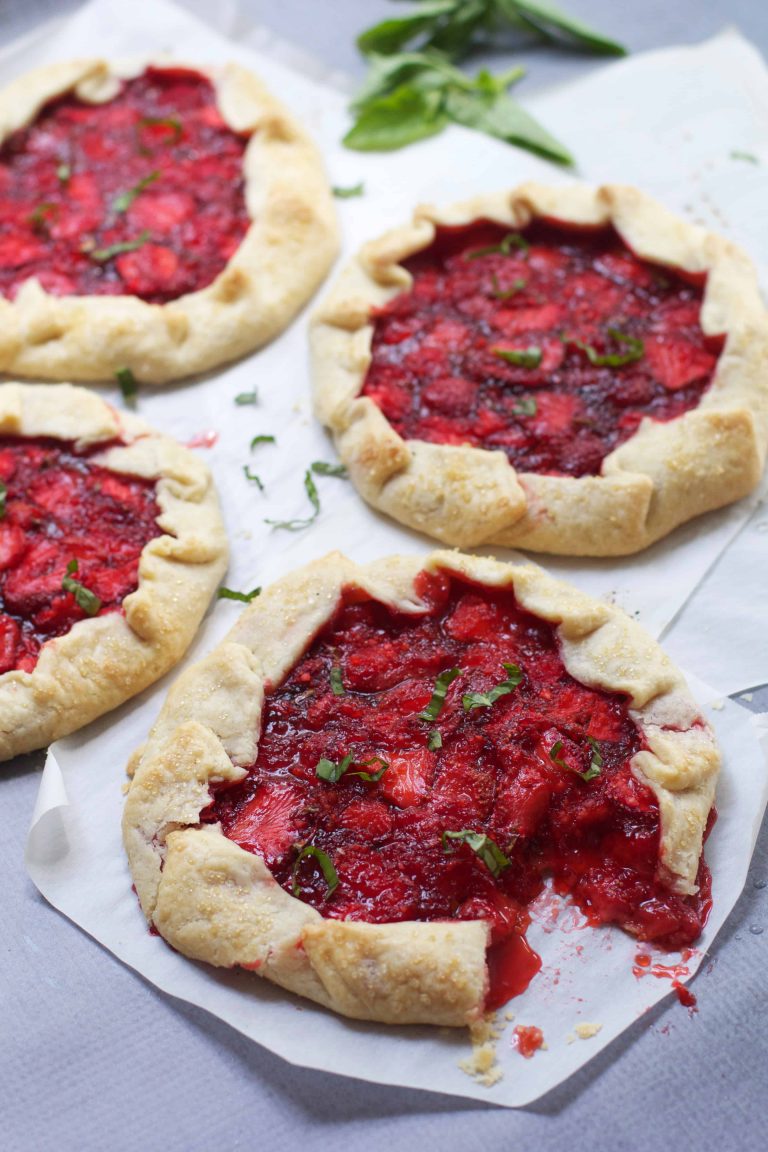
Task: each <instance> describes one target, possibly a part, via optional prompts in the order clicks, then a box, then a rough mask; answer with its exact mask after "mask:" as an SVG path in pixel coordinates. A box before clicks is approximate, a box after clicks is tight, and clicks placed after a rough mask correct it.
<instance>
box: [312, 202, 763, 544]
mask: <svg viewBox="0 0 768 1152" xmlns="http://www.w3.org/2000/svg"><path fill="white" fill-rule="evenodd" d="M312 348H313V363H314V390H315V410H316V413H317V415H318V417H319V419H320V420H321V421H322V422H323V423H324V424H325V425H327V427H328V428H330V429H331V431H332V433H333V436H334V439H335V441H336V445H337V448H338V451H339V454H340V456H341V458H342V460H343V461H344V463H345V464H346V465H347V467H348V468H349V471H350V475H351V477H352V480H353V481H354V483H355V485H356V487H357V488H358V491H359V492H360V493H361V495H362V496H363V497H364V499H365V500H367V501H368V502H369V503H370V504H372V505H373V506H374V507H375V508H378V509H380V510H382V511H383V512H386V513H387V514H388V515H390V516H392V517H394V518H395V519H396V520H399V521H401V522H402V523H404V524H407V525H408V526H409V527H411V528H416V529H418V530H419V531H422V532H425V533H427V534H428V535H431V536H434V537H436V538H437V539H439V540H441V541H443V542H444V543H446V544H451V545H457V546H458V547H463V548H467V547H470V548H471V547H475V546H478V545H481V544H488V543H493V544H499V545H504V546H507V547H519V548H527V549H531V550H533V551H541V552H553V553H560V554H565V555H574V556H619V555H624V554H627V553H632V552H637V551H639V550H640V549H642V548H645V547H647V546H648V545H649V544H652V543H653V542H654V541H656V540H658V539H660V538H661V537H663V536H665V535H666V534H667V533H669V532H671V531H672V529H674V528H675V527H677V526H678V525H679V524H682V523H684V522H685V521H687V520H689V519H691V518H692V517H694V516H698V515H700V514H701V513H703V512H707V511H710V510H712V509H714V508H719V507H721V506H723V505H726V504H729V503H731V502H733V501H735V500H738V499H739V498H740V497H742V496H745V495H746V494H747V493H749V492H750V491H752V489H753V488H754V487H755V486H756V485H757V483H758V480H759V478H760V475H761V473H762V470H763V466H764V463H765V456H766V446H767V445H768V367H767V366H768V314H766V311H765V308H764V306H763V303H762V301H761V298H760V294H759V290H758V287H757V279H756V274H755V271H754V268H753V267H752V265H751V264H750V262H749V260H748V259H747V258H746V256H745V255H744V254H743V253H742V252H741V251H740V250H739V249H737V248H736V247H735V246H734V245H732V244H731V243H729V242H728V241H726V240H724V239H721V238H720V237H718V236H715V235H712V234H710V233H708V232H705V231H704V230H703V229H701V228H698V227H695V226H694V225H692V224H688V223H686V222H684V221H682V220H680V219H678V218H677V217H675V216H673V215H672V214H671V213H669V212H668V211H667V210H666V209H664V208H662V207H661V205H659V204H657V203H656V202H655V201H653V200H651V199H650V198H649V197H648V196H646V195H644V194H643V193H641V192H639V191H637V190H636V189H634V188H627V187H616V186H607V187H602V188H597V189H594V188H590V187H587V186H584V185H570V186H564V187H557V188H549V187H546V186H544V185H539V184H526V185H523V186H521V187H519V188H516V189H515V190H513V191H511V192H504V193H499V194H497V195H490V196H479V197H477V198H475V199H473V200H470V201H468V202H467V203H464V204H458V205H454V206H452V207H449V208H444V209H436V208H432V207H427V208H419V209H418V210H417V211H416V213H415V216H414V220H413V223H411V224H409V225H406V226H405V227H403V228H399V229H396V230H395V231H393V232H390V233H389V234H387V235H385V236H383V237H381V238H380V239H378V240H375V241H372V242H371V243H369V244H367V245H365V247H364V248H363V249H362V250H361V251H360V253H359V254H358V255H357V257H356V258H355V259H354V260H353V261H352V263H351V264H350V265H349V266H348V267H347V268H346V269H345V270H344V271H343V272H342V274H341V275H340V277H339V279H338V281H337V282H336V284H335V285H334V286H333V288H332V289H331V291H330V293H329V294H328V296H327V297H326V299H325V300H324V302H323V304H322V305H321V308H320V310H319V312H318V313H317V315H316V317H315V319H314V322H313V331H312Z"/></svg>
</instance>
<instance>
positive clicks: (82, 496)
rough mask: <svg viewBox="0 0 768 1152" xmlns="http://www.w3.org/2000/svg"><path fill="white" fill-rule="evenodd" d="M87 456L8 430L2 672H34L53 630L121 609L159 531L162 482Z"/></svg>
mask: <svg viewBox="0 0 768 1152" xmlns="http://www.w3.org/2000/svg"><path fill="white" fill-rule="evenodd" d="M102 449H103V445H101V446H100V448H99V449H98V450H99V451H100V450H102ZM92 451H97V449H93V450H92ZM88 457H89V452H88V451H85V452H78V451H76V450H75V447H74V445H72V444H68V443H64V442H62V441H57V440H44V439H16V438H12V437H8V436H4V437H2V438H0V507H2V508H3V512H2V516H1V517H0V673H3V672H9V671H11V670H12V669H19V670H21V671H23V672H31V671H32V669H33V668H34V667H35V664H36V663H37V657H38V654H39V652H40V648H41V647H42V645H43V644H44V643H45V642H46V640H51V639H52V638H53V637H54V636H62V635H63V634H64V633H65V632H68V631H69V630H70V628H71V627H72V625H73V624H76V623H77V621H78V620H84V619H87V618H88V617H89V616H93V615H104V614H105V613H108V612H119V611H121V610H122V603H123V600H124V599H125V597H126V596H127V595H128V594H129V593H130V592H134V591H135V590H136V587H137V585H138V579H139V576H138V570H139V557H140V555H141V551H142V549H143V547H144V545H145V544H146V543H147V542H148V541H149V540H151V539H152V538H153V537H155V536H159V535H160V530H159V528H158V526H157V517H158V516H159V515H160V509H159V508H158V506H157V502H156V500H155V486H154V484H153V483H152V482H151V481H149V480H143V479H141V478H139V477H138V476H125V475H123V474H122V473H116V472H110V471H108V470H107V469H106V468H102V467H100V466H99V465H97V464H93V463H91V462H90V460H89V458H88ZM75 560H76V561H77V567H76V568H74V567H73V565H72V562H73V561H75ZM68 569H69V570H68ZM73 581H74V584H73V583H72V582H73ZM80 588H82V589H84V590H85V591H84V592H81V591H80V590H79V589H80Z"/></svg>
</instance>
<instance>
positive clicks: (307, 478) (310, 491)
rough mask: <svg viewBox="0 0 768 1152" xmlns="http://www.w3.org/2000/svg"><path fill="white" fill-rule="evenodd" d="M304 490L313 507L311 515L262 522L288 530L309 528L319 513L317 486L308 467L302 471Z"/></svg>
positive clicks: (294, 530)
mask: <svg viewBox="0 0 768 1152" xmlns="http://www.w3.org/2000/svg"><path fill="white" fill-rule="evenodd" d="M304 491H305V492H306V494H307V496H308V498H309V502H310V504H311V505H312V508H313V509H314V511H313V512H312V515H311V516H307V517H306V518H305V519H304V520H265V521H264V523H265V524H269V525H270V527H272V528H285V529H287V531H288V532H298V531H299V530H300V529H301V528H309V526H310V524H314V522H315V520H317V517H318V516H319V514H320V497H319V496H318V494H317V488H316V487H315V482H314V480H313V479H312V473H311V472H310V470H309V468H307V470H306V472H305V473H304Z"/></svg>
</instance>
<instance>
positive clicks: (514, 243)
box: [464, 232, 530, 287]
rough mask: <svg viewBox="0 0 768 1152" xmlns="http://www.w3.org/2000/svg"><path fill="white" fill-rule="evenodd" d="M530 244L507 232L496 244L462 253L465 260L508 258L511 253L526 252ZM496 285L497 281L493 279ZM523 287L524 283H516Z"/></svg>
mask: <svg viewBox="0 0 768 1152" xmlns="http://www.w3.org/2000/svg"><path fill="white" fill-rule="evenodd" d="M529 248H530V244H529V243H528V241H527V240H526V238H525V236H521V235H520V233H519V232H507V234H506V236H504V237H503V239H502V240H500V241H499V243H498V244H486V246H485V247H484V248H472V249H471V250H470V251H469V252H465V253H464V259H465V260H479V259H480V258H481V257H482V256H509V255H511V253H512V252H527V251H528V249H529ZM494 280H495V283H496V284H497V285H498V280H496V279H495V277H494ZM516 283H520V284H522V285H523V287H525V281H524V280H520V281H516Z"/></svg>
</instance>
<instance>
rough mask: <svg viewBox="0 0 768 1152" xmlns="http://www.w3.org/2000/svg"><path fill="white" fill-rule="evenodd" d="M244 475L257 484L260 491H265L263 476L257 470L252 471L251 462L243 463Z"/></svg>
mask: <svg viewBox="0 0 768 1152" xmlns="http://www.w3.org/2000/svg"><path fill="white" fill-rule="evenodd" d="M243 475H244V476H245V478H246V480H250V481H251V483H252V484H255V485H256V487H257V488H258V490H259V492H263V491H264V484H263V482H262V479H261V476H259V474H258V473H257V472H251V467H250V464H243Z"/></svg>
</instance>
